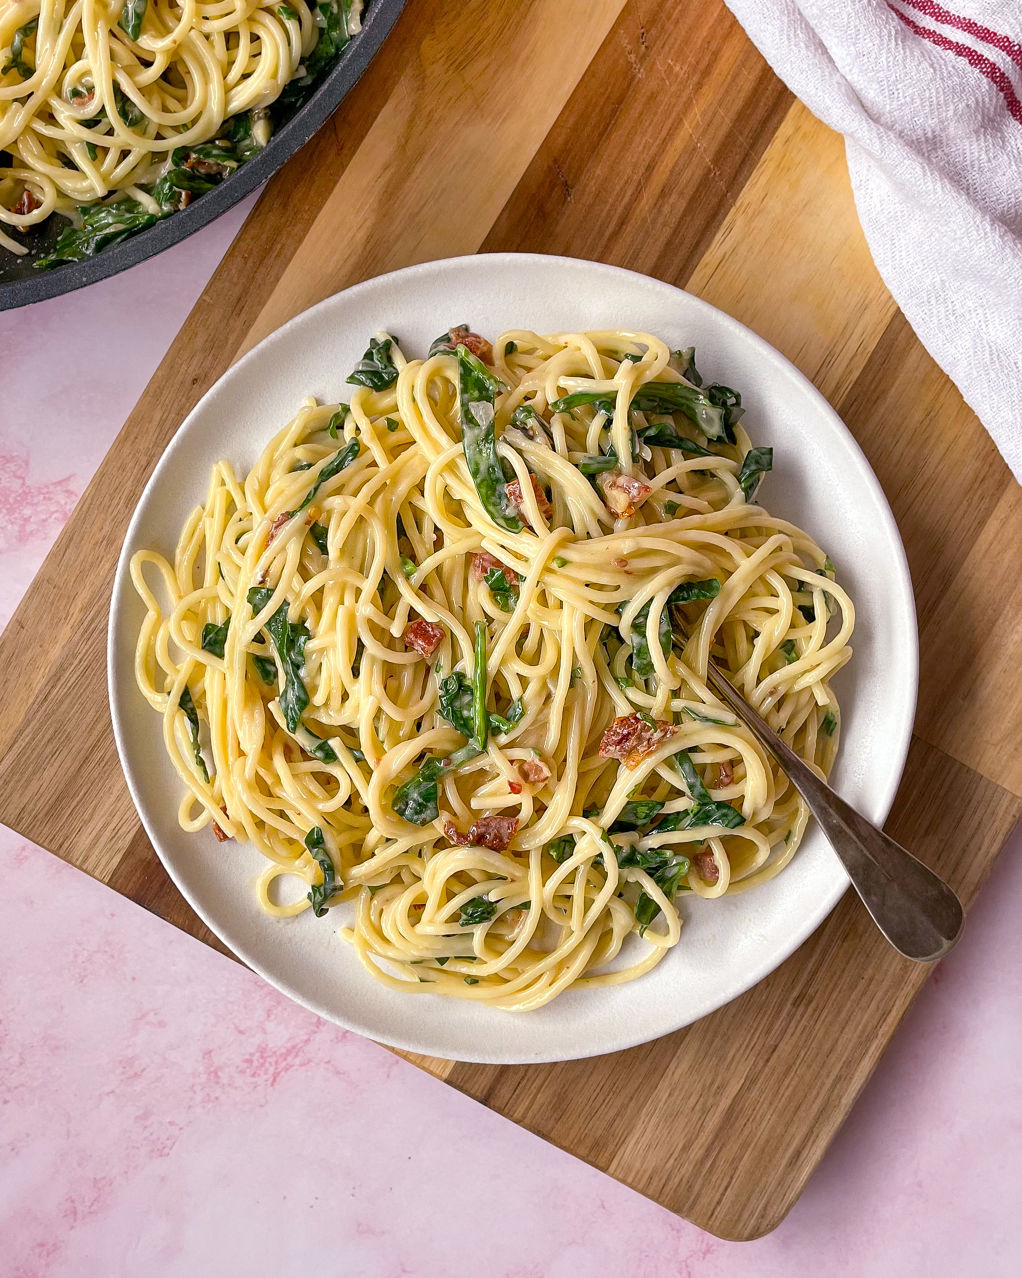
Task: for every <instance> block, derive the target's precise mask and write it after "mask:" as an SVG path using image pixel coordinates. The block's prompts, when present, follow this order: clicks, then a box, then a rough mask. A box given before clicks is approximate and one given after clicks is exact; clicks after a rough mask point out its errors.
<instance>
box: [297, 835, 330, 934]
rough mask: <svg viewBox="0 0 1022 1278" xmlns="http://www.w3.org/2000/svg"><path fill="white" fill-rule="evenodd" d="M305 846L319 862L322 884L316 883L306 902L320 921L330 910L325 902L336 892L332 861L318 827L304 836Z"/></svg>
mask: <svg viewBox="0 0 1022 1278" xmlns="http://www.w3.org/2000/svg"><path fill="white" fill-rule="evenodd" d="M305 846H306V847H307V848H308V849H309V851H310V852H311V853H312V855H313V857H314V858H315V859H316V861H318V862H319V868H320V869H321V870H322V871H323V882H322V883H318V884H317V885H316V886H315V887H314V888H313V889H312V891H311V892H309V894H308V898H307V899H308V900H310V901H311V902H312V912H313V914H315V916H316V918H318V919H321V918H322V917H323V915H324V914H325V913H326V912H327V910H328V909H329V908H330V907H329V906H328V905H327V901H329V900H330V898H331V897H332V896H333V894H334V893H335V892H336V891H337V879H336V873H335V871H334V863H333V859H332V857H331V856H330V853H329V852H328V851H327V850H326V843H325V842H324V839H323V831H322V830H321V829H320V827H319V826H318V825H314V826H313V827H312V829H311V830H310V831H309V833H308V834H307V835H306V836H305Z"/></svg>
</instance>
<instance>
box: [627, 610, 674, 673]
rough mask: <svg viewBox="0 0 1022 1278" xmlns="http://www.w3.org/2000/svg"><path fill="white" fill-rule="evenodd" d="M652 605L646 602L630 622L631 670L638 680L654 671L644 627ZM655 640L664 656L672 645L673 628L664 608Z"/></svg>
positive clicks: (661, 611)
mask: <svg viewBox="0 0 1022 1278" xmlns="http://www.w3.org/2000/svg"><path fill="white" fill-rule="evenodd" d="M652 604H653V600H652V599H649V600H647V601H646V603H644V604H643V605H642V607H641V608H640V609H639V611H638V612H637V613H636V614H635V620H634V621H633V622H632V634H631V643H632V670H633V671H634V672H635V673H636V674H637V675H638V676H639V678H640V679H648V678H649V677H650V675H651V674H652V673H653V671H654V669H655V667H654V665H653V657H652V654H651V653H650V650H649V640H648V639H647V637H646V634H647V632H646V626H647V623H648V621H649V610H650V607H651V606H652ZM657 639H658V641H659V643H660V651H661V652H662V653H663V654H664V655H665V656H666V654H667V653H669V652H670V650H671V646H672V645H673V643H674V628H673V627H672V625H671V618H670V615H669V614H668V611H667V608H666V607H664V608H662V609H661V610H660V620H659V622H658V624H657Z"/></svg>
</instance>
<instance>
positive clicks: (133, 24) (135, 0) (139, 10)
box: [117, 0, 149, 40]
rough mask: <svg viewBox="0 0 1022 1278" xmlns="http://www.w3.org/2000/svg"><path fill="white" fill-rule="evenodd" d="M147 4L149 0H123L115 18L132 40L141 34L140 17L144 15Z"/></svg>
mask: <svg viewBox="0 0 1022 1278" xmlns="http://www.w3.org/2000/svg"><path fill="white" fill-rule="evenodd" d="M148 5H149V0H124V8H123V9H122V10H121V16H120V17H119V18H118V19H117V25H118V26H119V27H120V28H121V30H122V31H126V32H127V33H128V35H129V36H130V37H131V38H132V40H137V39H138V37H139V36H140V35H141V34H142V19H143V18H144V17H145V11H146V8H147V7H148Z"/></svg>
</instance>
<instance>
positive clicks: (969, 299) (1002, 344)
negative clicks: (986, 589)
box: [727, 0, 1022, 480]
mask: <svg viewBox="0 0 1022 1278" xmlns="http://www.w3.org/2000/svg"><path fill="white" fill-rule="evenodd" d="M727 3H728V5H729V6H730V8H731V10H732V11H733V13H734V14H735V17H736V18H737V19H738V21H739V22H740V23H741V24H742V26H743V27H744V28H745V30H746V31H747V32H748V34H749V36H750V37H751V38H752V40H753V41H754V43H755V44H756V45H757V46H758V48H759V50H760V52H761V53H762V54H763V56H764V57H765V58H766V59H767V61H768V62H769V63H770V65H771V66H772V67H773V68H774V70H775V71H776V72H777V74H778V75H779V76H780V77H781V79H782V80H784V82H785V83H786V84H787V85H788V87H789V88H790V89H791V90H792V92H793V93H795V94H797V96H798V97H800V98H801V99H802V101H803V102H804V103H805V104H806V105H807V106H808V107H809V109H810V110H811V111H812V112H813V113H814V114H815V115H817V116H819V118H820V119H821V120H823V121H824V123H825V124H829V125H830V126H831V127H832V128H834V129H838V130H840V132H841V133H843V134H844V135H845V142H846V150H847V156H848V168H849V172H850V174H851V179H852V187H853V190H854V192H855V202H856V207H857V209H858V213H859V219H860V221H861V222H862V226H863V230H864V231H865V233H866V238H867V240H868V241H869V246H870V249H871V251H872V253H873V259H874V261H875V262H876V264H877V267H878V269H879V271H880V274H881V275H882V276H883V278H884V281H885V283H886V284H887V287H888V288H889V289H890V290H891V293H892V294H893V295H894V298H895V300H896V301H897V302H898V304H899V306H900V307H901V309H902V310H903V311H904V312H905V316H906V318H907V319H908V321H909V323H910V324H911V325H912V327H913V328H914V329H915V331H916V333H917V334H918V335H919V338H920V340H921V341H922V343H923V345H924V346H925V347H926V349H927V350H928V351H929V352H930V354H931V355H932V356H933V358H934V359H935V360H936V361H937V363H938V364H940V366H941V367H942V368H943V369H944V370H945V371H946V372H947V373H948V374H949V375H950V376H951V377H952V378H953V380H954V381H955V382H956V383H957V385H958V388H959V389H960V390H961V392H962V395H963V396H964V397H965V399H966V401H967V402H968V403H969V404H970V405H971V407H972V408H973V409H975V411H976V413H977V414H978V415H979V418H980V420H981V421H982V422H983V424H984V426H985V427H986V428H987V430H988V431H989V432H990V434H991V435H992V436H993V438H994V440H995V442H996V444H997V446H998V448H999V449H1000V450H1001V453H1002V454H1003V455H1004V458H1005V460H1006V461H1007V463H1008V465H1009V466H1010V467H1011V469H1012V471H1013V472H1014V474H1015V477H1016V478H1017V479H1019V480H1022V0H986V3H981V2H980V0H948V4H949V5H950V6H953V7H945V5H943V4H938V3H936V2H935V0H727ZM914 425H916V426H917V427H918V428H920V429H922V430H925V425H926V423H925V422H923V421H920V422H916V423H914Z"/></svg>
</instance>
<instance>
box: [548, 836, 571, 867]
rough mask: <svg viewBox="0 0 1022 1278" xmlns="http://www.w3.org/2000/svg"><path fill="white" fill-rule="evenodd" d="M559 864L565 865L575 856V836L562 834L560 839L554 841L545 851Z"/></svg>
mask: <svg viewBox="0 0 1022 1278" xmlns="http://www.w3.org/2000/svg"><path fill="white" fill-rule="evenodd" d="M544 851H545V852H547V853H549V855H550V856H551V857H553V859H554V860H555V861H556V862H557V864H558V865H563V864H564V862H565V861H569V860H570V859H571V858H572V857H573V856H574V855H575V836H574V835H573V834H562V835H561V836H560V838H557V839H552V840H551V841H550V842H549V843H548V844H547V845H546V848H545V849H544Z"/></svg>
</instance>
